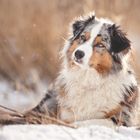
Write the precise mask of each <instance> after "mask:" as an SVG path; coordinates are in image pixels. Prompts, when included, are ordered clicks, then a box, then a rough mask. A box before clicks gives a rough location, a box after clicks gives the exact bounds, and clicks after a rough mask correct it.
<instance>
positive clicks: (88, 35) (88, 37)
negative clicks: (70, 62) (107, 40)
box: [85, 32, 90, 41]
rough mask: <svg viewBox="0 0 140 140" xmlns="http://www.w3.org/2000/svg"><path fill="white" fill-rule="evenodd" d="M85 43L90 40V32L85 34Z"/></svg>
mask: <svg viewBox="0 0 140 140" xmlns="http://www.w3.org/2000/svg"><path fill="white" fill-rule="evenodd" d="M85 37H86V41H87V40H89V39H90V32H85Z"/></svg>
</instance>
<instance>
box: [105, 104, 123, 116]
mask: <svg viewBox="0 0 140 140" xmlns="http://www.w3.org/2000/svg"><path fill="white" fill-rule="evenodd" d="M121 110H122V106H121V105H118V106H117V107H116V108H115V109H112V110H111V111H109V112H105V118H111V117H112V116H114V115H116V114H118V113H119V112H121Z"/></svg>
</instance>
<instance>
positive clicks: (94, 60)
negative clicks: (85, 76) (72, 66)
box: [89, 48, 112, 74]
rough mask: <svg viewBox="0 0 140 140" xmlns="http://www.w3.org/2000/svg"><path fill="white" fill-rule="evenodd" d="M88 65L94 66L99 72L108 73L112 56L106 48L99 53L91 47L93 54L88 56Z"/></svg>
mask: <svg viewBox="0 0 140 140" xmlns="http://www.w3.org/2000/svg"><path fill="white" fill-rule="evenodd" d="M89 65H90V66H91V67H93V68H95V69H96V70H97V71H98V72H99V73H101V74H105V73H108V72H109V71H110V70H111V68H112V57H111V55H110V54H109V52H108V51H107V50H104V52H102V53H99V52H97V51H96V48H95V49H93V54H92V56H91V58H90V61H89Z"/></svg>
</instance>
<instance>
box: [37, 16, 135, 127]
mask: <svg viewBox="0 0 140 140" xmlns="http://www.w3.org/2000/svg"><path fill="white" fill-rule="evenodd" d="M130 56H131V44H130V41H129V39H128V38H127V36H126V34H125V33H124V32H123V31H122V30H121V29H120V27H119V26H117V25H116V24H114V23H113V22H112V21H110V20H107V19H102V18H100V19H98V18H96V17H95V15H94V14H90V15H88V16H86V17H80V18H77V19H76V20H74V22H73V23H72V24H71V27H70V36H69V38H68V39H67V40H66V42H65V45H64V48H63V50H62V52H61V58H62V60H63V63H62V66H61V70H60V73H59V76H58V77H57V79H56V81H55V84H54V86H53V88H52V91H50V92H51V93H48V94H46V96H45V97H44V98H43V99H42V101H41V102H40V103H39V104H38V106H37V107H36V108H35V110H39V111H44V110H46V109H47V110H53V111H54V110H55V109H53V107H56V106H57V117H58V118H59V119H61V120H63V121H65V122H68V123H72V122H78V121H85V120H94V119H95V120H97V119H98V120H102V119H104V120H109V121H111V122H112V123H114V124H117V125H118V124H119V125H125V126H130V125H131V123H132V121H131V117H132V114H133V111H134V108H135V106H136V104H137V99H138V85H137V81H136V78H135V75H134V71H133V68H132V67H131V64H130ZM53 97H55V99H52V98H53ZM49 100H50V101H49ZM52 102H53V103H54V104H55V105H54V104H53V103H52ZM54 112H55V111H54Z"/></svg>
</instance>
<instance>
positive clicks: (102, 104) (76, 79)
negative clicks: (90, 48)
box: [57, 69, 136, 120]
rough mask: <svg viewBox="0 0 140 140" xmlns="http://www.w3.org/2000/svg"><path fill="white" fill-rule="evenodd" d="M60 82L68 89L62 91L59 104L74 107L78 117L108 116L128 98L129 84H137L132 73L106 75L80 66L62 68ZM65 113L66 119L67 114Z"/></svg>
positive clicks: (122, 72)
mask: <svg viewBox="0 0 140 140" xmlns="http://www.w3.org/2000/svg"><path fill="white" fill-rule="evenodd" d="M60 81H61V82H60ZM57 82H58V83H59V86H60V85H62V87H63V92H64V93H63V94H61V93H60V94H58V102H59V106H60V108H62V111H63V108H64V109H70V110H72V111H73V112H74V115H75V119H76V120H85V119H99V118H104V116H105V114H106V113H108V112H110V111H111V110H113V109H116V108H117V107H118V106H119V104H120V103H121V101H124V95H125V94H126V87H130V86H132V85H136V81H135V78H134V77H133V75H132V74H129V73H128V72H124V71H120V72H118V73H117V74H111V75H106V76H104V77H102V76H100V75H99V74H98V73H97V72H96V71H93V70H91V71H90V70H88V71H85V70H78V69H77V70H76V69H75V70H71V71H67V70H64V71H62V73H61V74H60V76H59V78H58V81H57ZM61 91H62V90H61ZM62 114H63V113H62ZM62 116H63V117H64V118H65V116H67V113H66V112H65V113H64V114H63V115H62Z"/></svg>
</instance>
